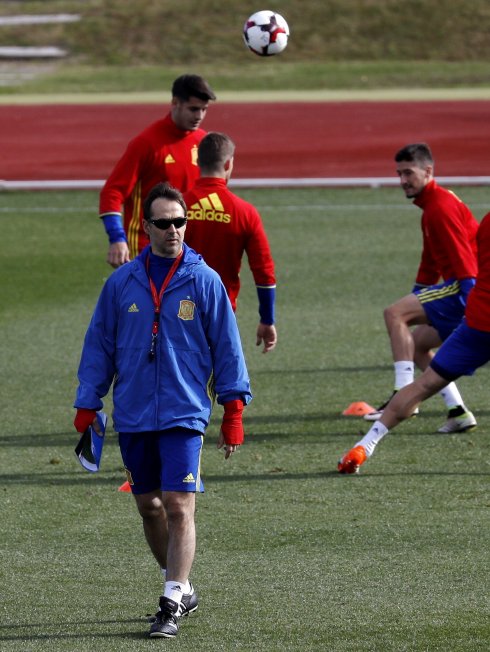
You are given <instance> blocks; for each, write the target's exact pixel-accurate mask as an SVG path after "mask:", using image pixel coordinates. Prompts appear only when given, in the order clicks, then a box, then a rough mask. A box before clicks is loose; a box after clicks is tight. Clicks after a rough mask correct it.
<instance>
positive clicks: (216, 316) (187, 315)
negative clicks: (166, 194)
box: [75, 244, 252, 433]
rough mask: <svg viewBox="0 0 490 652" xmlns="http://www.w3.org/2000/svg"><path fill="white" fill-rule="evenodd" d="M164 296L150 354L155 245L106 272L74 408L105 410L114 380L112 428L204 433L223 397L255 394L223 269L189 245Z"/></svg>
mask: <svg viewBox="0 0 490 652" xmlns="http://www.w3.org/2000/svg"><path fill="white" fill-rule="evenodd" d="M183 248H184V255H183V257H182V260H181V262H180V265H179V267H178V269H177V271H176V272H175V274H174V276H173V278H172V280H171V281H170V284H169V286H168V287H167V289H166V290H165V292H164V294H163V298H162V303H161V312H160V331H159V335H158V339H157V346H156V355H155V358H154V359H153V360H150V356H149V352H150V346H151V334H152V325H153V317H154V313H155V310H154V305H153V299H152V295H151V290H150V284H149V281H148V275H147V272H146V258H147V256H148V255H149V251H150V247H146V248H145V249H144V250H143V251H142V252H141V254H140V255H139V256H138V257H137V258H135V259H134V260H133V261H131V262H130V263H126V264H125V265H122V267H119V268H118V269H117V270H116V271H115V272H113V274H112V275H111V276H110V277H109V278H108V280H107V282H106V283H105V285H104V287H103V289H102V292H101V294H100V297H99V300H98V302H97V306H96V308H95V312H94V314H93V316H92V320H91V322H90V325H89V328H88V330H87V334H86V336H85V342H84V346H83V350H82V356H81V360H80V366H79V370H78V379H79V383H80V384H79V387H78V390H77V395H76V400H75V407H76V408H86V409H93V410H100V409H102V407H103V403H102V400H101V399H102V398H103V397H104V396H105V395H106V394H107V393H108V391H109V389H110V386H111V384H112V382H114V386H113V403H114V412H113V419H114V428H115V430H116V431H117V432H146V431H152V430H166V429H168V428H175V427H183V428H189V429H191V430H196V431H198V432H201V433H204V431H205V429H206V427H207V425H208V423H209V418H210V416H211V409H212V405H213V402H214V398H215V396H217V400H218V403H221V404H223V403H226V402H227V401H231V400H235V399H241V400H242V401H243V403H244V404H245V405H246V404H247V403H249V402H250V401H251V400H252V394H251V393H250V382H249V377H248V372H247V368H246V364H245V359H244V356H243V351H242V346H241V341H240V335H239V332H238V327H237V323H236V318H235V315H234V313H233V310H232V308H231V304H230V302H229V299H228V296H227V294H226V290H225V288H224V286H223V284H222V282H221V279H220V277H219V276H218V274H217V273H216V272H215V271H214V270H212V269H211V268H210V267H208V265H206V263H205V262H204V261H203V259H202V257H201V256H200V255H198V254H196V252H195V251H194V250H193V249H190V248H189V247H188V246H187V245H186V244H184V245H183Z"/></svg>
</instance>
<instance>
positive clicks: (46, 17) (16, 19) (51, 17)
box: [0, 14, 81, 27]
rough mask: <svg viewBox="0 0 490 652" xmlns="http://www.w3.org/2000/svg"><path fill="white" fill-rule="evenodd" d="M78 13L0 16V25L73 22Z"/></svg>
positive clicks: (75, 20) (78, 16) (77, 17)
mask: <svg viewBox="0 0 490 652" xmlns="http://www.w3.org/2000/svg"><path fill="white" fill-rule="evenodd" d="M80 18H81V16H80V14H42V15H41V14H30V15H29V14H25V15H22V16H0V27H2V26H6V27H12V26H13V25H46V24H47V23H55V24H57V23H75V22H77V21H78V20H80Z"/></svg>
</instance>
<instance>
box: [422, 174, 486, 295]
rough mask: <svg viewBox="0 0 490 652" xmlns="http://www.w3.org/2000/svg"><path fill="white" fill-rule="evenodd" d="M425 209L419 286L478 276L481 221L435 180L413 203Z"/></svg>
mask: <svg viewBox="0 0 490 652" xmlns="http://www.w3.org/2000/svg"><path fill="white" fill-rule="evenodd" d="M413 203H414V204H416V205H417V206H420V208H422V210H423V213H422V222H421V226H422V234H423V249H422V258H421V261H420V266H419V269H418V272H417V277H416V283H421V284H423V285H434V284H436V283H437V282H438V281H439V280H440V278H441V277H442V278H443V279H444V280H445V281H448V280H450V279H457V280H461V279H464V278H470V277H473V278H474V277H475V276H476V275H477V271H478V265H477V258H476V232H477V231H478V222H477V221H476V219H475V218H474V216H473V214H472V212H471V211H470V209H469V208H468V207H467V206H466V205H465V204H463V202H462V201H461V200H460V199H459V198H458V197H457V196H456V195H455V194H454V193H453V192H451V191H450V190H446V189H445V188H441V187H440V186H439V185H437V183H436V182H435V181H434V180H432V181H430V182H429V183H428V184H427V185H426V186H425V188H424V189H423V190H422V192H421V193H420V195H418V197H417V198H416V199H415V200H414V202H413Z"/></svg>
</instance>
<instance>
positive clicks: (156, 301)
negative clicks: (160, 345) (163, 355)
mask: <svg viewBox="0 0 490 652" xmlns="http://www.w3.org/2000/svg"><path fill="white" fill-rule="evenodd" d="M183 253H184V252H183V251H181V252H180V254H179V255H178V256H177V258H176V259H175V260H174V262H173V264H172V267H171V268H170V269H169V271H168V273H167V276H166V277H165V280H164V281H163V283H162V287H161V288H160V292H157V289H156V287H155V284H154V283H153V281H152V280H151V276H150V256H149V255H148V257H147V259H146V271H147V274H148V280H149V281H150V290H151V296H152V299H153V305H154V306H155V313H154V315H153V326H152V329H151V347H150V360H153V359H154V358H155V351H156V344H157V338H158V331H159V330H160V307H161V305H162V297H163V293H164V292H165V290H166V289H167V287H168V284H169V283H170V281H171V280H172V277H173V275H174V274H175V272H176V271H177V267H178V266H179V263H180V260H181V258H182V254H183Z"/></svg>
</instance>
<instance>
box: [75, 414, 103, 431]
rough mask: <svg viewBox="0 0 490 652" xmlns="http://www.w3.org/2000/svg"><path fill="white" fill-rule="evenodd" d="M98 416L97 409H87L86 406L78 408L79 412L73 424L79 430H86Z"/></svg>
mask: <svg viewBox="0 0 490 652" xmlns="http://www.w3.org/2000/svg"><path fill="white" fill-rule="evenodd" d="M96 416H97V412H96V410H86V409H85V408H77V414H76V416H75V420H74V422H73V425H74V426H75V429H76V431H77V432H82V433H83V432H85V431H86V430H87V428H88V427H89V426H91V425H92V423H93V422H94V419H95V417H96Z"/></svg>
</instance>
